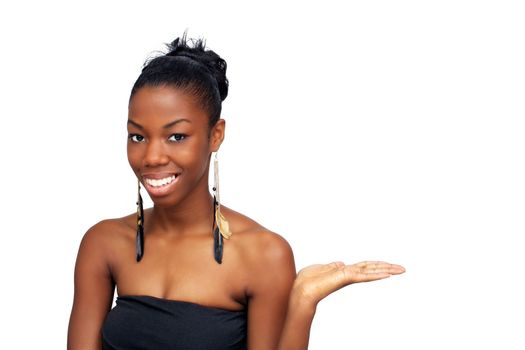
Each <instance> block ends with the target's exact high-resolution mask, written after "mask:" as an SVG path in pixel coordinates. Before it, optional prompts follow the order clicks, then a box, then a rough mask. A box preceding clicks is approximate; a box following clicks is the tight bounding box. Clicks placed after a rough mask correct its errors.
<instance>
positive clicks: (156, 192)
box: [143, 173, 180, 197]
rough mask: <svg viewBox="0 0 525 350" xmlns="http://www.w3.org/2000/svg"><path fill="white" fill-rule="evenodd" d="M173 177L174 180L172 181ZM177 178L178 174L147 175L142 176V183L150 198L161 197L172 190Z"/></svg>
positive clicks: (177, 180)
mask: <svg viewBox="0 0 525 350" xmlns="http://www.w3.org/2000/svg"><path fill="white" fill-rule="evenodd" d="M173 177H175V178H174V179H173ZM179 177H180V174H174V173H170V174H167V173H162V174H148V175H144V176H143V178H144V181H143V183H144V187H145V188H146V190H147V191H148V193H149V195H150V196H151V197H161V196H165V195H167V194H168V193H169V192H170V191H172V190H173V188H174V187H175V186H176V184H177V183H178V182H179ZM170 178H171V180H170ZM169 181H171V182H169Z"/></svg>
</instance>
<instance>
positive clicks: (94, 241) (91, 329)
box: [67, 220, 115, 350]
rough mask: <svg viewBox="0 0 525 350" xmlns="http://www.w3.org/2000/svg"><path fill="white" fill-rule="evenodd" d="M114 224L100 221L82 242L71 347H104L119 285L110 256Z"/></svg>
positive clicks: (86, 349)
mask: <svg viewBox="0 0 525 350" xmlns="http://www.w3.org/2000/svg"><path fill="white" fill-rule="evenodd" d="M110 226H111V223H110V220H103V221H100V222H99V223H97V224H95V225H94V226H92V227H91V228H90V229H89V230H88V231H87V232H86V233H85V234H84V237H83V238H82V241H81V242H80V247H79V250H78V255H77V260H76V264H75V276H74V281H75V282H74V283H75V292H74V298H73V307H72V310H71V316H70V319H69V327H68V334H67V349H68V350H100V349H102V340H101V328H102V324H103V322H104V319H105V317H106V315H107V313H108V312H109V310H110V309H111V305H112V303H113V293H114V288H115V285H114V283H113V279H112V277H111V273H110V268H109V264H108V259H107V257H108V254H107V251H108V244H107V242H108V232H111V231H109V230H110V229H111V227H110Z"/></svg>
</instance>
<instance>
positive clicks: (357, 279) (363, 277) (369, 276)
mask: <svg viewBox="0 0 525 350" xmlns="http://www.w3.org/2000/svg"><path fill="white" fill-rule="evenodd" d="M390 276H391V275H390V274H389V273H386V272H378V273H357V274H355V276H354V282H353V283H361V282H371V281H377V280H382V279H385V278H389V277H390Z"/></svg>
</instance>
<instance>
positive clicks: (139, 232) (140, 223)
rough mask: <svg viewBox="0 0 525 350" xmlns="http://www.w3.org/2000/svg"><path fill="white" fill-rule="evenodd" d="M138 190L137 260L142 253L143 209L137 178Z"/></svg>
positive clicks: (140, 257)
mask: <svg viewBox="0 0 525 350" xmlns="http://www.w3.org/2000/svg"><path fill="white" fill-rule="evenodd" d="M138 184H139V190H138V199H137V239H136V248H137V249H136V250H137V262H139V261H140V260H141V259H142V256H143V255H144V209H143V207H142V197H141V196H140V180H138Z"/></svg>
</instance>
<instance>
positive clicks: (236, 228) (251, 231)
mask: <svg viewBox="0 0 525 350" xmlns="http://www.w3.org/2000/svg"><path fill="white" fill-rule="evenodd" d="M221 211H222V213H223V214H224V215H225V216H226V218H227V219H228V221H229V222H230V227H231V230H232V232H233V236H236V244H237V245H238V246H239V248H240V250H241V251H242V252H243V254H242V255H243V260H244V261H245V262H246V263H247V265H248V266H247V267H249V268H250V270H252V271H254V270H258V269H259V268H260V269H266V270H267V269H268V268H271V267H275V268H280V267H282V266H288V267H290V266H292V267H293V268H294V269H295V264H294V256H293V250H292V247H291V246H290V244H289V243H288V241H287V240H286V239H285V238H284V237H283V236H282V235H281V234H279V233H276V232H273V231H271V230H269V229H267V228H266V227H264V226H263V225H261V224H260V223H258V222H257V221H255V220H253V219H251V218H249V217H248V216H246V215H244V214H241V213H239V212H237V211H235V210H233V209H230V208H227V207H224V206H223V205H221ZM233 236H232V238H233Z"/></svg>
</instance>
